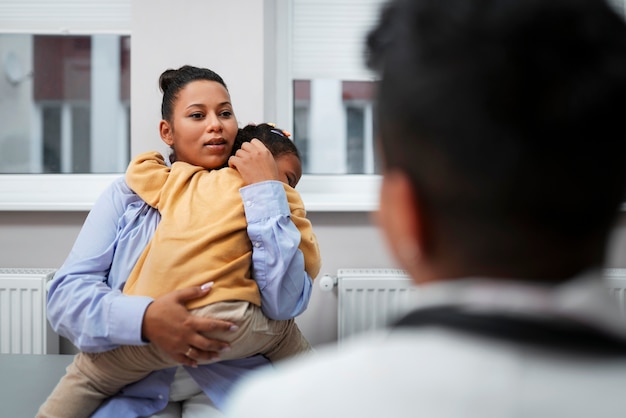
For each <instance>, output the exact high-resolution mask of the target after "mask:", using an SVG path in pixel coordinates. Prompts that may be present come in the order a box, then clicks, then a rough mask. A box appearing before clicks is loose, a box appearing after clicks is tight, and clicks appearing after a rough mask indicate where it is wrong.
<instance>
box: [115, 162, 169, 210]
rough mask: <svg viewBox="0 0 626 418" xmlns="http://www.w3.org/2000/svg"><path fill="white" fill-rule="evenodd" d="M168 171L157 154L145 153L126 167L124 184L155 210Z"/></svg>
mask: <svg viewBox="0 0 626 418" xmlns="http://www.w3.org/2000/svg"><path fill="white" fill-rule="evenodd" d="M170 171H171V169H170V167H168V166H167V165H166V164H165V160H164V159H163V156H162V155H161V154H160V153H159V152H157V151H150V152H145V153H143V154H140V155H139V156H137V157H136V158H135V159H133V160H132V161H131V162H130V164H129V165H128V169H127V170H126V183H127V184H128V187H130V188H131V189H132V190H133V191H134V192H135V193H137V194H138V195H139V197H141V199H142V200H143V201H144V202H146V203H147V204H149V205H150V206H152V207H155V208H156V207H158V203H159V201H160V199H161V191H162V190H163V186H164V185H165V182H166V181H167V179H168V177H169V175H170Z"/></svg>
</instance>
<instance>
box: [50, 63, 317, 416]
mask: <svg viewBox="0 0 626 418" xmlns="http://www.w3.org/2000/svg"><path fill="white" fill-rule="evenodd" d="M168 71H177V72H178V74H177V75H179V76H180V77H179V79H178V81H177V83H175V84H174V88H170V89H168V90H167V91H164V92H163V93H164V95H163V102H162V106H161V112H162V117H163V120H162V121H161V129H160V132H161V135H162V139H163V140H164V141H166V142H167V143H168V144H169V145H170V147H171V148H172V151H173V152H172V156H171V159H172V160H174V161H185V162H188V160H189V159H191V158H194V156H195V155H197V154H198V153H208V154H212V155H213V157H215V158H224V159H225V160H227V159H228V155H230V153H231V150H232V149H231V148H232V144H233V142H234V138H235V135H236V134H237V129H238V128H237V121H236V118H235V115H234V112H233V109H232V104H231V102H230V96H229V94H228V90H227V88H226V85H225V83H224V82H223V80H222V79H221V77H220V76H219V75H217V74H215V73H214V72H212V71H210V70H207V69H201V68H196V67H190V66H185V67H181V68H180V69H178V70H168ZM166 73H167V72H166ZM198 80H206V81H212V82H215V84H217V85H218V86H219V88H218V89H217V90H215V89H213V90H211V94H200V95H197V96H195V97H193V98H190V102H189V105H188V106H187V105H186V106H177V105H178V104H180V103H178V100H179V99H180V92H181V90H182V89H184V87H185V86H186V85H187V84H188V83H190V82H193V81H198ZM177 109H183V110H182V113H181V112H179V111H177ZM164 125H166V126H167V127H168V129H162V128H163V126H164ZM164 135H166V137H164ZM216 138H221V139H220V140H216ZM225 144H230V147H231V148H228V146H227V145H225ZM225 154H227V155H225ZM272 164H275V163H274V162H273V159H267V158H259V156H258V155H257V154H256V153H254V152H252V151H246V150H245V149H242V150H239V152H238V153H237V155H236V156H234V157H232V158H231V165H233V166H236V167H237V168H238V170H239V171H240V173H241V175H242V178H243V179H244V181H245V182H246V183H247V184H249V186H246V187H244V188H243V189H242V190H241V194H242V199H243V201H245V202H251V204H246V205H245V208H246V209H245V210H246V218H247V221H248V235H249V237H250V239H251V240H252V241H253V242H255V243H257V244H256V245H254V246H253V253H252V259H253V267H252V269H253V277H255V279H256V281H257V282H258V284H259V288H260V289H261V295H262V308H263V312H264V313H265V314H266V315H267V316H268V317H270V318H274V319H285V318H293V317H295V316H296V315H298V314H300V313H301V312H302V311H303V310H304V309H305V308H306V306H307V304H308V300H309V297H310V293H311V278H310V277H309V276H308V275H307V274H306V273H305V271H304V258H303V255H302V253H301V252H300V251H299V250H298V242H294V239H295V237H297V239H299V236H300V235H299V233H298V232H297V228H296V226H295V225H294V224H293V223H292V222H291V221H290V219H289V215H290V211H289V206H288V204H287V200H286V196H285V191H284V188H283V186H282V184H281V183H280V182H276V181H267V180H274V177H273V175H274V173H275V172H276V168H275V166H272ZM277 186H278V187H277ZM159 221H160V216H159V213H158V211H157V210H156V209H153V208H151V207H150V206H148V205H147V204H146V203H145V202H143V201H142V200H141V199H140V198H139V197H138V196H137V195H136V194H134V193H133V192H132V191H131V190H130V189H129V188H128V186H127V185H126V183H125V182H124V180H123V178H120V179H118V180H116V181H115V182H114V183H113V184H112V185H111V186H110V187H109V188H108V189H107V190H106V191H105V192H104V193H103V195H102V196H101V197H100V198H99V199H98V201H97V202H96V204H95V205H94V207H93V209H92V210H91V212H90V213H89V215H88V217H87V219H86V221H85V224H84V225H83V228H82V230H81V232H80V234H79V236H78V238H77V240H76V242H75V244H74V247H73V249H72V251H71V253H70V255H69V256H68V258H67V260H66V261H65V263H64V264H63V266H62V267H61V268H60V269H59V271H58V272H57V274H56V275H55V278H54V280H53V281H52V283H51V288H50V291H49V295H48V315H49V319H50V323H51V324H52V326H53V328H54V329H55V330H56V331H57V332H58V333H59V334H61V335H63V336H65V337H67V338H69V339H70V341H72V342H73V343H74V344H75V345H76V346H77V347H78V348H79V349H80V350H82V351H86V352H102V351H107V350H110V349H112V348H115V347H117V346H118V345H122V344H125V345H137V344H145V343H146V342H148V341H149V342H151V343H152V344H155V345H157V346H159V347H160V348H161V349H162V350H164V351H166V352H167V353H168V354H169V355H170V356H171V357H173V358H174V359H176V360H178V361H179V362H180V363H181V364H183V365H186V366H194V365H195V364H196V362H198V361H201V360H206V359H211V358H215V357H218V356H219V352H220V351H222V350H225V349H228V344H226V343H224V342H222V341H217V340H212V339H210V338H207V337H206V336H205V335H204V334H203V333H210V332H211V331H218V330H219V331H228V330H229V329H232V328H234V327H236V324H232V323H228V322H225V321H218V320H212V319H206V318H205V319H203V318H199V317H192V316H190V315H189V312H188V311H187V308H186V307H185V304H186V302H188V301H190V300H192V299H194V298H199V297H202V296H204V295H206V293H207V292H208V291H210V290H209V289H202V288H201V287H194V288H190V289H184V290H179V291H174V292H170V293H168V294H167V295H165V296H162V297H159V298H156V299H154V300H153V299H151V298H148V297H143V296H127V295H123V294H122V292H121V289H122V288H123V286H124V283H125V281H126V279H127V278H128V276H129V274H130V271H131V270H132V268H133V267H134V265H135V263H136V261H137V259H138V258H139V255H140V254H141V253H142V252H143V249H144V248H145V246H146V245H147V244H148V242H149V241H150V239H151V237H152V235H153V233H154V231H155V228H156V226H157V225H158V223H159ZM294 231H295V232H296V233H294ZM294 289H295V290H296V291H295V292H294ZM278 301H280V303H278ZM190 346H192V347H194V348H195V349H194V350H193V358H192V357H189V356H188V355H187V354H188V349H189V347H190ZM265 364H267V361H266V360H265V359H264V358H263V357H260V356H257V357H252V358H248V359H245V360H236V361H230V362H221V363H216V364H212V365H206V366H200V367H197V368H195V367H191V368H190V367H186V368H184V369H182V368H178V369H176V368H175V369H166V370H161V371H157V372H154V373H152V374H151V375H149V376H148V377H147V378H145V379H143V380H142V381H140V382H138V383H136V384H134V385H131V386H128V387H127V388H125V389H124V390H123V391H122V392H120V394H118V395H116V396H115V397H113V398H111V399H110V400H109V401H107V402H106V403H105V404H104V405H103V406H102V407H100V408H99V409H98V411H96V413H95V414H94V416H96V417H97V416H113V414H115V416H124V417H131V416H150V415H153V414H155V413H156V412H158V411H161V410H163V409H164V408H166V412H165V415H159V416H172V417H173V416H177V417H180V416H184V417H191V416H195V414H196V413H198V414H202V416H207V415H206V414H207V413H208V411H209V410H211V408H212V407H213V405H215V406H217V407H218V408H219V407H220V406H221V405H222V402H223V400H224V397H225V395H226V393H227V391H228V389H229V388H230V387H231V385H232V384H233V383H234V382H235V381H236V380H237V379H238V378H239V377H240V376H242V375H244V374H245V373H247V372H248V371H249V370H250V369H252V368H255V367H258V366H261V365H265ZM182 400H185V401H186V402H183V403H182V404H180V403H179V402H177V401H182ZM168 401H172V402H173V403H172V402H168ZM213 411H214V412H216V411H215V409H213Z"/></svg>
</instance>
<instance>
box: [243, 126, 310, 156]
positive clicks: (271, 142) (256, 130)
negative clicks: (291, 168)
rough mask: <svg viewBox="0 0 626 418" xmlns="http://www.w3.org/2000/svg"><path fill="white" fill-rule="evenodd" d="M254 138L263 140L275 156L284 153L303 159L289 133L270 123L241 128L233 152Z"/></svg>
mask: <svg viewBox="0 0 626 418" xmlns="http://www.w3.org/2000/svg"><path fill="white" fill-rule="evenodd" d="M253 138H257V139H258V140H259V141H261V142H262V143H263V144H264V145H265V146H266V147H267V149H269V150H270V152H271V153H272V155H273V156H274V158H276V157H280V156H281V155H284V154H293V155H295V156H296V157H297V158H298V160H302V158H301V157H300V153H299V152H298V148H297V147H296V145H295V144H294V143H293V141H292V140H291V139H289V134H288V133H286V132H285V131H284V130H282V129H279V128H276V127H275V126H274V125H272V124H269V123H260V124H258V125H255V124H253V123H251V124H248V125H246V126H244V127H243V128H240V129H239V131H238V132H237V138H235V145H234V146H233V153H234V152H235V151H236V150H238V149H239V148H241V144H243V143H244V142H250V141H251V140H252V139H253Z"/></svg>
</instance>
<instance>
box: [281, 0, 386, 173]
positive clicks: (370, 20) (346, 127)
mask: <svg viewBox="0 0 626 418" xmlns="http://www.w3.org/2000/svg"><path fill="white" fill-rule="evenodd" d="M381 4H382V0H365V1H357V0H343V1H332V2H331V1H328V2H326V1H316V0H294V2H293V10H292V12H291V14H292V16H293V19H292V20H293V23H292V28H291V38H292V44H291V65H290V67H291V68H292V69H293V70H292V74H291V77H292V83H293V86H292V92H293V97H292V100H293V130H294V139H295V141H296V145H298V147H299V149H300V150H302V154H303V160H304V167H303V168H304V172H305V173H307V174H378V173H379V164H378V160H377V157H376V155H375V152H374V141H373V132H374V124H375V120H374V112H373V88H374V83H375V81H374V79H373V75H372V74H371V73H370V72H369V71H368V70H367V69H366V68H365V64H364V45H365V42H364V41H365V36H366V33H367V31H368V30H369V28H370V27H371V26H373V24H374V22H375V20H376V18H377V16H378V11H379V8H380V6H381Z"/></svg>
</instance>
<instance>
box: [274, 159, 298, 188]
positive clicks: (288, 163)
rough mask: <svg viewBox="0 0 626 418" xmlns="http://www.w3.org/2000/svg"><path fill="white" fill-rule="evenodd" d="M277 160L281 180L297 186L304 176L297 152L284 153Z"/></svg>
mask: <svg viewBox="0 0 626 418" xmlns="http://www.w3.org/2000/svg"><path fill="white" fill-rule="evenodd" d="M275 161H276V168H278V175H279V177H280V181H282V182H283V183H287V184H288V185H290V186H291V187H294V188H295V187H296V184H298V182H299V181H300V177H302V163H301V162H300V160H299V159H298V157H296V156H295V154H282V155H279V156H278V157H276V158H275Z"/></svg>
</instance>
